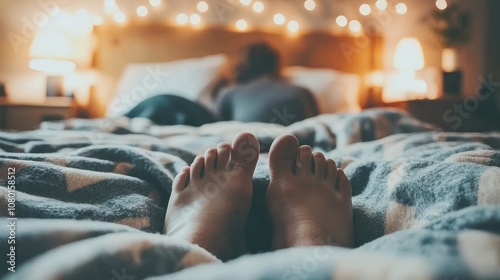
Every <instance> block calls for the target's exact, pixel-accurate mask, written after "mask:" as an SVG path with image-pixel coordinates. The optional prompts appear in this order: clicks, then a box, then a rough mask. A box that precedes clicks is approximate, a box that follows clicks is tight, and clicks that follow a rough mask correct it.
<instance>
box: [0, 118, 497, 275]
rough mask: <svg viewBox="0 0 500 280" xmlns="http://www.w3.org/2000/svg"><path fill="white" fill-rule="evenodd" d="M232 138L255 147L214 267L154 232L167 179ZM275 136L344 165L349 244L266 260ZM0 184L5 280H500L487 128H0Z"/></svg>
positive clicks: (305, 124)
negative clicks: (223, 255)
mask: <svg viewBox="0 0 500 280" xmlns="http://www.w3.org/2000/svg"><path fill="white" fill-rule="evenodd" d="M241 131H249V132H252V133H254V134H255V135H257V137H258V139H259V142H260V143H261V157H260V160H259V163H258V166H257V169H256V171H255V174H254V180H253V186H254V199H253V202H252V209H251V213H250V215H249V218H248V226H247V239H248V240H247V242H248V248H249V252H248V254H247V255H245V256H243V257H240V258H238V259H236V260H233V261H229V262H226V263H222V262H221V261H219V260H217V259H216V258H215V257H214V256H212V255H211V254H210V253H208V252H207V251H205V250H204V249H202V248H200V247H198V246H196V245H193V244H188V243H184V242H181V241H178V240H175V239H172V238H170V237H167V236H164V235H162V234H161V230H162V227H163V220H164V216H165V211H166V206H167V203H168V198H169V195H170V188H171V183H172V179H173V178H174V177H175V175H176V174H177V172H179V170H180V169H181V168H182V167H184V166H186V165H188V164H190V163H191V162H192V160H193V159H194V157H195V156H196V155H197V154H199V153H202V152H204V150H205V149H206V148H208V147H211V146H214V145H216V144H217V143H219V142H222V141H227V142H229V141H230V140H231V139H232V138H233V137H234V135H236V134H237V133H238V132H241ZM283 133H292V134H294V135H296V136H297V138H298V139H299V140H300V142H301V144H307V145H310V146H311V147H313V149H314V150H317V151H322V152H324V153H325V154H326V155H327V157H330V158H333V159H334V160H335V161H336V162H337V163H338V165H339V166H341V167H342V168H344V169H345V172H346V175H347V176H348V177H349V178H350V179H351V182H352V186H353V208H354V224H355V242H356V248H354V249H343V248H337V247H307V248H291V249H285V250H280V251H275V252H270V243H271V236H272V232H271V226H270V221H269V218H268V215H267V210H266V208H265V192H266V188H267V185H268V183H269V170H268V168H267V155H266V153H267V152H268V150H269V147H270V144H271V143H272V141H273V139H275V138H276V137H277V136H279V135H281V134H283ZM0 186H1V187H0V216H1V217H2V218H0V220H1V222H0V223H1V227H0V237H1V238H0V242H1V243H0V251H1V252H0V253H1V256H2V257H1V259H2V264H3V265H2V270H1V271H0V277H3V278H5V279H107V280H109V279H114V280H123V279H127V280H137V279H145V278H148V279H500V132H492V133H482V134H476V133H468V134H458V133H443V132H440V131H438V130H436V129H434V128H433V127H432V126H430V125H427V124H423V123H420V122H418V121H416V120H415V119H413V118H411V117H410V116H408V115H406V114H404V113H402V112H399V111H394V110H368V111H364V112H362V113H360V114H352V115H350V114H346V115H322V116H318V117H315V118H312V119H308V120H305V121H302V122H299V123H296V124H294V125H292V126H289V127H282V126H278V125H269V124H241V123H231V122H229V123H215V124H209V125H206V126H203V127H201V128H192V127H184V126H171V127H160V126H155V125H153V124H152V123H150V122H148V121H145V120H140V119H135V120H128V119H120V120H113V121H111V120H106V119H102V120H70V121H66V122H63V123H46V124H44V125H43V127H42V129H40V130H37V131H31V132H22V133H9V132H0ZM13 271H15V272H13Z"/></svg>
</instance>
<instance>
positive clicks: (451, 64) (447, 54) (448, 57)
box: [441, 49, 457, 72]
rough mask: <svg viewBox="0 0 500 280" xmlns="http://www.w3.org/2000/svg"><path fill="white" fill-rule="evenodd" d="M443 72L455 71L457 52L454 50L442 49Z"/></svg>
mask: <svg viewBox="0 0 500 280" xmlns="http://www.w3.org/2000/svg"><path fill="white" fill-rule="evenodd" d="M441 63H442V64H441V68H442V69H443V71H444V72H453V71H455V70H456V69H457V52H456V51H455V50H454V49H444V50H443V57H442V60H441Z"/></svg>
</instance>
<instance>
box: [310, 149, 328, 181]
mask: <svg viewBox="0 0 500 280" xmlns="http://www.w3.org/2000/svg"><path fill="white" fill-rule="evenodd" d="M313 159H314V175H316V177H318V178H319V179H324V178H325V166H326V158H325V156H324V155H323V154H322V153H318V152H316V153H314V154H313Z"/></svg>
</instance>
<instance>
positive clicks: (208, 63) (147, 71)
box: [106, 54, 228, 118]
mask: <svg viewBox="0 0 500 280" xmlns="http://www.w3.org/2000/svg"><path fill="white" fill-rule="evenodd" d="M227 63H228V58H227V57H226V56H225V55H222V54H220V55H212V56H205V57H201V58H192V59H183V60H177V61H172V62H161V63H133V64H129V65H127V67H126V68H125V70H124V71H123V73H122V75H121V78H120V81H119V82H118V86H117V89H116V93H115V96H114V98H113V101H112V102H110V104H109V106H108V108H107V112H106V116H107V117H111V118H112V117H118V116H122V115H124V114H125V113H127V112H128V111H130V110H131V109H132V108H134V107H135V106H136V105H137V104H139V103H141V102H142V101H144V100H146V99H148V98H149V97H152V96H155V95H160V94H173V95H178V96H181V97H184V98H187V99H189V100H191V101H198V100H203V99H207V96H210V94H211V90H212V88H213V87H214V86H215V85H216V83H217V82H218V81H219V79H220V78H221V77H222V75H223V72H224V70H225V68H226V67H227Z"/></svg>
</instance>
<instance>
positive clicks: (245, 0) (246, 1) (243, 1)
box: [240, 0, 252, 6]
mask: <svg viewBox="0 0 500 280" xmlns="http://www.w3.org/2000/svg"><path fill="white" fill-rule="evenodd" d="M240 3H241V4H243V5H245V6H248V5H250V3H252V0H240Z"/></svg>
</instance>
